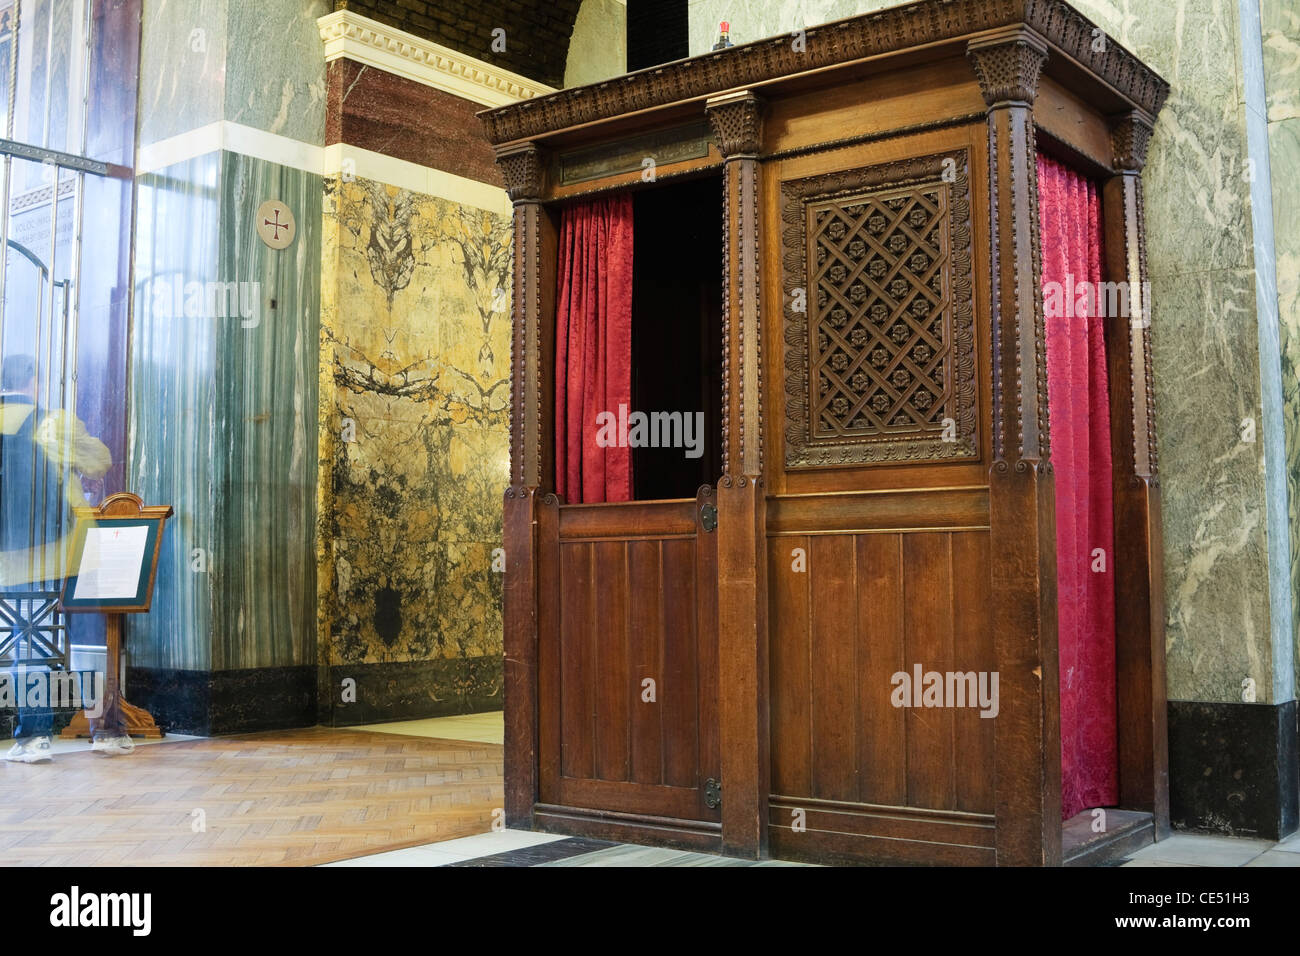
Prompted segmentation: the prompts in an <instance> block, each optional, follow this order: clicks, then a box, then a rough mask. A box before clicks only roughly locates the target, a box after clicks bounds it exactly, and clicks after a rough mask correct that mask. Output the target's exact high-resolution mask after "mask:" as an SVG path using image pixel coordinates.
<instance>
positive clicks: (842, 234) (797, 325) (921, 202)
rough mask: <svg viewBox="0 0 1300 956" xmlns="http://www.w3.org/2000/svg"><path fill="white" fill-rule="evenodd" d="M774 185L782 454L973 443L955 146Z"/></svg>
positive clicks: (959, 452)
mask: <svg viewBox="0 0 1300 956" xmlns="http://www.w3.org/2000/svg"><path fill="white" fill-rule="evenodd" d="M781 189H782V200H783V210H782V216H783V219H784V232H783V246H784V249H783V252H784V258H783V271H784V279H785V283H786V288H787V289H788V290H803V294H802V295H799V294H792V295H789V296H787V304H786V310H785V350H786V355H785V358H786V371H787V378H786V416H787V420H786V465H787V466H788V467H796V468H797V467H807V466H816V465H836V464H855V463H870V462H880V461H924V460H932V459H949V458H959V457H973V456H975V455H977V453H978V452H977V448H978V442H977V437H976V406H975V396H976V395H977V394H978V390H977V382H976V365H975V360H974V310H973V301H972V287H971V262H970V256H971V249H970V244H971V233H970V197H969V191H968V170H967V157H966V153H965V151H964V150H963V151H956V152H953V153H950V154H943V155H939V156H929V157H924V158H919V159H915V160H907V161H904V162H899V163H889V164H884V165H880V166H871V167H866V168H862V169H855V170H845V171H842V172H836V173H831V174H827V175H823V176H815V177H810V178H807V179H801V180H793V181H787V182H784V183H782V186H781ZM800 305H802V306H805V310H804V311H800V310H799V308H798V306H800Z"/></svg>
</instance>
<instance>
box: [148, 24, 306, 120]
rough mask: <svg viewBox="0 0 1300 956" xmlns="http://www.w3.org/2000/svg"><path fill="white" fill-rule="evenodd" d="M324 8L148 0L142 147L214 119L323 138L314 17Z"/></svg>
mask: <svg viewBox="0 0 1300 956" xmlns="http://www.w3.org/2000/svg"><path fill="white" fill-rule="evenodd" d="M330 10H331V3H330V0H259V2H258V3H256V4H249V3H243V2H235V0H144V6H143V10H142V13H141V19H142V30H143V33H142V36H143V39H144V42H143V44H142V47H141V57H140V77H141V83H140V142H141V144H144V145H148V144H151V143H156V142H158V141H160V140H164V139H168V138H170V137H173V136H177V135H180V134H182V133H187V132H189V131H190V130H195V129H199V128H201V127H203V126H206V125H208V124H209V123H213V122H216V121H218V120H230V121H232V122H235V123H240V124H242V125H244V126H252V127H255V128H257V129H261V130H265V131H267V132H270V133H277V134H279V135H281V136H287V137H289V138H291V139H297V140H300V141H302V142H305V143H316V144H319V143H323V142H324V139H325V62H324V57H323V55H322V51H321V40H320V30H319V28H318V27H317V26H316V19H317V18H318V17H322V16H324V15H325V14H327V13H329V12H330Z"/></svg>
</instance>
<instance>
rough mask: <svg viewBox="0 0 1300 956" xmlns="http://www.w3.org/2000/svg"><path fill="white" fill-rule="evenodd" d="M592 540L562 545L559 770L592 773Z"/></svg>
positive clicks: (581, 774) (572, 773) (569, 774)
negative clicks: (584, 542)
mask: <svg viewBox="0 0 1300 956" xmlns="http://www.w3.org/2000/svg"><path fill="white" fill-rule="evenodd" d="M591 552H592V546H591V545H590V544H566V545H561V546H560V701H561V711H560V739H561V753H560V772H561V773H562V774H563V775H564V776H566V777H590V776H591V775H592V771H593V761H592V734H591V727H592V715H593V713H594V711H595V707H594V701H593V699H592V683H593V681H592V677H593V673H594V661H593V659H592V651H593V650H594V646H593V639H594V631H595V614H594V610H595V608H594V602H593V591H594V584H595V582H594V581H593V580H592V567H591Z"/></svg>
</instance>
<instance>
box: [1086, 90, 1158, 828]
mask: <svg viewBox="0 0 1300 956" xmlns="http://www.w3.org/2000/svg"><path fill="white" fill-rule="evenodd" d="M1153 122H1154V121H1153V119H1152V117H1151V116H1150V115H1149V114H1147V113H1145V112H1143V111H1141V110H1136V109H1135V110H1132V111H1130V112H1127V113H1124V114H1121V115H1119V116H1116V117H1113V118H1112V125H1111V140H1112V144H1113V147H1114V160H1113V162H1112V166H1113V168H1114V169H1115V170H1116V172H1115V175H1113V176H1111V177H1110V178H1109V179H1107V180H1106V181H1105V183H1104V184H1103V186H1102V220H1103V222H1104V225H1105V246H1106V262H1105V270H1106V281H1107V282H1114V283H1117V284H1119V287H1120V289H1121V290H1122V292H1123V294H1121V295H1119V296H1118V304H1119V309H1118V310H1116V311H1115V312H1114V313H1113V314H1111V315H1109V316H1107V328H1106V339H1107V355H1108V366H1109V368H1108V372H1109V376H1110V414H1111V453H1112V454H1111V461H1112V469H1113V476H1114V477H1113V480H1114V486H1113V487H1114V499H1115V501H1114V515H1115V564H1114V568H1115V635H1116V647H1115V652H1116V667H1117V670H1118V673H1119V686H1118V704H1119V761H1120V773H1119V781H1120V793H1119V799H1120V806H1122V807H1124V808H1125V809H1130V810H1146V811H1148V812H1150V813H1151V814H1152V817H1153V819H1154V823H1155V830H1156V838H1157V839H1160V838H1163V837H1165V836H1168V835H1169V757H1168V746H1169V745H1168V727H1167V721H1168V715H1167V705H1166V699H1165V698H1166V690H1165V632H1164V581H1163V564H1164V561H1163V553H1162V548H1163V545H1162V538H1161V521H1160V478H1159V475H1158V474H1157V467H1156V429H1155V407H1154V387H1153V376H1152V368H1151V321H1150V318H1151V303H1150V301H1149V298H1150V290H1149V287H1148V279H1147V256H1146V230H1145V221H1144V216H1143V202H1142V167H1143V166H1144V165H1145V163H1146V152H1147V144H1148V142H1149V140H1150V137H1151V129H1152V125H1153Z"/></svg>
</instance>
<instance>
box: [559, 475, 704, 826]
mask: <svg viewBox="0 0 1300 956" xmlns="http://www.w3.org/2000/svg"><path fill="white" fill-rule="evenodd" d="M713 501H714V498H713V491H712V489H711V488H707V487H706V488H704V489H702V490H701V491H700V493H699V495H698V496H697V498H695V499H678V500H670V501H636V502H625V503H618V504H597V505H561V504H559V503H558V502H557V501H556V499H555V498H554V496H551V497H548V498H547V499H546V500H545V501H544V502H543V504H542V506H541V508H540V510H539V517H538V528H537V532H538V549H539V558H538V612H539V613H538V642H539V643H538V667H539V702H538V709H539V715H538V716H539V748H540V753H539V763H540V767H539V770H540V781H539V784H540V801H539V802H540V805H539V807H538V808H537V809H538V816H539V818H540V819H541V820H542V821H543V822H544V823H547V822H553V821H554V820H555V818H557V817H560V818H564V820H565V821H566V822H565V823H564V824H563V825H562V827H563V828H567V829H570V830H572V827H571V826H570V824H571V823H572V821H573V820H575V819H576V820H584V819H585V820H587V821H588V822H590V821H592V820H596V821H601V820H603V821H607V822H610V823H617V824H621V825H631V826H641V827H653V828H655V830H656V835H657V836H659V837H661V838H666V839H669V840H671V839H672V838H673V837H674V835H675V836H677V837H679V838H682V839H684V841H685V842H689V843H692V845H701V846H703V845H708V844H709V843H710V841H712V840H714V839H716V835H717V832H718V821H719V819H720V811H719V809H718V795H717V792H716V790H715V789H714V788H713V783H714V782H716V781H717V780H718V778H719V776H720V773H719V767H718V727H717V716H716V715H717V696H718V688H717V676H716V675H717V652H718V647H717V534H716V533H715V532H714V530H713V529H714V527H715V520H716V518H715V516H716V510H715V507H714V504H713ZM584 832H593V833H609V834H610V835H613V831H610V830H599V829H597V830H593V829H591V828H590V827H588V828H586V829H585V831H584Z"/></svg>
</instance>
